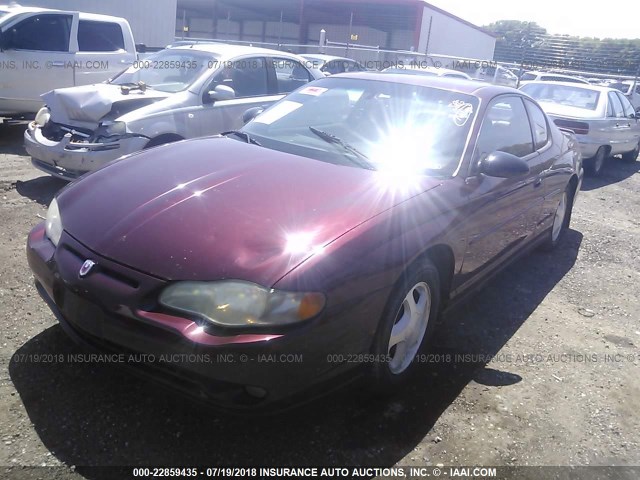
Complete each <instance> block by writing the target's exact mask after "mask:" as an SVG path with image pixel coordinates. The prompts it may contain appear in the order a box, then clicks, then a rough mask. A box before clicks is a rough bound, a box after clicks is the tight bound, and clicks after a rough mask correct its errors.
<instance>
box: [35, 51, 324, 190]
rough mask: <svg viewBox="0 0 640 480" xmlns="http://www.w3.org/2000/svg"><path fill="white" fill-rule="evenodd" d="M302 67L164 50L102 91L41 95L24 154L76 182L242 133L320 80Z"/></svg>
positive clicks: (281, 60) (292, 61)
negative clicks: (248, 119) (171, 148)
mask: <svg viewBox="0 0 640 480" xmlns="http://www.w3.org/2000/svg"><path fill="white" fill-rule="evenodd" d="M304 63H305V61H304V59H303V58H301V57H298V56H296V55H292V54H289V53H284V52H280V51H276V50H266V49H262V48H254V47H245V46H237V45H224V44H214V43H208V44H207V43H199V44H194V45H188V46H181V47H177V48H169V49H165V50H162V51H160V52H158V53H156V54H153V55H150V56H149V57H147V58H145V59H143V60H139V61H137V62H136V63H135V64H134V65H133V66H132V67H130V68H129V69H127V70H125V71H123V72H122V73H121V74H120V75H118V76H116V77H115V78H113V79H112V80H110V81H108V82H106V83H101V84H97V85H88V86H85V87H75V88H63V89H57V90H53V91H51V92H48V93H47V94H45V95H43V96H42V98H43V99H44V101H45V103H46V107H44V108H42V109H41V110H40V111H39V112H38V114H37V115H36V119H35V121H33V122H31V123H30V124H29V126H28V128H27V130H26V132H25V134H24V140H25V148H26V150H27V152H28V153H29V155H31V157H32V163H33V165H34V166H35V167H36V168H39V169H40V170H42V171H44V172H47V173H50V174H52V175H56V176H60V177H62V178H64V179H67V180H73V179H75V178H77V177H78V176H80V175H82V174H84V173H86V172H89V171H91V170H95V169H97V168H99V167H101V166H102V165H104V164H105V163H107V162H109V161H111V160H114V159H117V158H119V157H121V156H123V155H127V154H130V153H133V152H137V151H139V150H143V149H145V148H149V147H155V146H157V145H162V144H165V143H170V142H175V141H178V140H183V139H187V138H195V137H202V136H205V135H214V134H219V133H222V132H225V131H228V130H234V129H237V128H239V127H241V126H242V125H243V113H244V112H245V111H246V110H248V109H250V108H253V107H264V106H267V105H270V104H271V103H273V102H275V101H277V100H280V99H281V98H282V97H283V96H284V95H285V94H287V93H289V92H291V91H293V90H295V89H297V88H298V87H300V86H302V85H304V84H306V83H307V82H310V81H312V80H315V79H317V78H323V77H324V74H323V73H322V72H320V71H319V70H314V69H309V68H307V67H306V66H305V65H304ZM247 140H248V139H247ZM176 160H177V161H179V159H176Z"/></svg>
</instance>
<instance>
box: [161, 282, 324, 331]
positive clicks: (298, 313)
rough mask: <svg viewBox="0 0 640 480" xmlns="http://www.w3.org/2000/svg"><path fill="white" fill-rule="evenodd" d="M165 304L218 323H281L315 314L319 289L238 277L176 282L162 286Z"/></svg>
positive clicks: (319, 304)
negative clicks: (268, 284)
mask: <svg viewBox="0 0 640 480" xmlns="http://www.w3.org/2000/svg"><path fill="white" fill-rule="evenodd" d="M159 301H160V303H161V304H162V305H164V306H165V307H169V308H173V309H176V310H179V311H182V312H186V313H190V314H194V315H198V316H200V317H202V318H204V319H205V320H206V321H208V322H210V323H211V324H213V325H218V326H222V327H256V326H282V325H289V324H292V323H296V322H300V321H303V320H307V319H309V318H312V317H315V316H316V315H317V314H318V313H320V312H321V311H322V309H323V308H324V305H325V296H324V295H323V294H322V293H302V292H281V291H278V290H274V289H269V288H265V287H262V286H260V285H256V284H255V283H250V282H244V281H239V280H222V281H218V282H179V283H175V284H173V285H170V286H169V287H167V288H165V289H164V290H163V291H162V293H161V294H160V298H159Z"/></svg>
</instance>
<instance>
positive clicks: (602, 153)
mask: <svg viewBox="0 0 640 480" xmlns="http://www.w3.org/2000/svg"><path fill="white" fill-rule="evenodd" d="M606 159H607V149H606V147H600V148H599V149H598V151H597V152H596V154H595V156H594V157H593V158H590V159H588V160H586V161H585V162H584V169H585V170H586V172H587V173H589V175H591V176H594V177H598V176H600V174H601V173H602V169H603V168H604V164H605V160H606Z"/></svg>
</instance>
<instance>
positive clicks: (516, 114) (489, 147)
mask: <svg viewBox="0 0 640 480" xmlns="http://www.w3.org/2000/svg"><path fill="white" fill-rule="evenodd" d="M496 150H499V151H502V152H506V153H511V154H512V155H515V156H517V157H526V156H527V155H529V154H531V153H533V151H534V148H533V140H532V136H531V126H530V124H529V118H528V116H527V112H526V110H525V107H524V105H523V103H522V100H521V99H520V98H518V97H501V98H498V99H496V100H494V101H493V103H492V104H491V105H489V107H488V108H487V111H486V113H485V117H484V120H483V122H482V127H481V129H480V134H479V135H478V140H477V143H476V151H475V154H474V166H475V167H474V168H477V165H478V164H479V162H481V161H482V160H483V159H484V158H485V157H486V156H487V155H489V154H490V153H492V152H495V151H496Z"/></svg>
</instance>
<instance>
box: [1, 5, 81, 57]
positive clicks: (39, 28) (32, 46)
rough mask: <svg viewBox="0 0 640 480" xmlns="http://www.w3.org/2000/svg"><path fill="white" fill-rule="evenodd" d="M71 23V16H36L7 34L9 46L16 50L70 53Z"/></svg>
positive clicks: (19, 24) (11, 29) (24, 21)
mask: <svg viewBox="0 0 640 480" xmlns="http://www.w3.org/2000/svg"><path fill="white" fill-rule="evenodd" d="M71 22H72V17H71V15H52V14H43V15H34V16H32V17H29V18H27V19H25V20H23V21H22V22H20V23H18V24H17V25H15V26H14V27H12V28H10V29H9V30H8V31H7V32H6V33H5V35H7V36H8V40H7V46H8V48H12V49H15V50H37V51H43V52H68V51H69V37H70V35H71Z"/></svg>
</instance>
